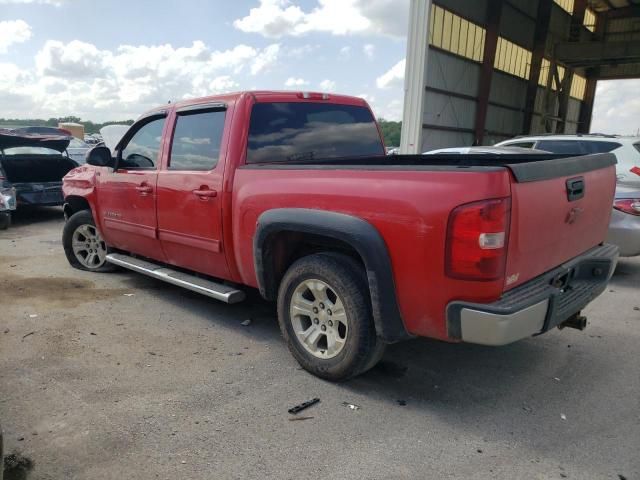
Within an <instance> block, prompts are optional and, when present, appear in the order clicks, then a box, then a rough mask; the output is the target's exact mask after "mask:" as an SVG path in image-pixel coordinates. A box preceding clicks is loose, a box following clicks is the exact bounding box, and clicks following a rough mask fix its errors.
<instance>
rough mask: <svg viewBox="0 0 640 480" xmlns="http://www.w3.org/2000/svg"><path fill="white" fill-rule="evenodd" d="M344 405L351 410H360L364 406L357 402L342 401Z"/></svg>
mask: <svg viewBox="0 0 640 480" xmlns="http://www.w3.org/2000/svg"><path fill="white" fill-rule="evenodd" d="M342 405H344V406H345V407H347V408H348V409H350V410H360V409H361V408H362V407H361V406H360V405H356V404H355V403H349V402H342Z"/></svg>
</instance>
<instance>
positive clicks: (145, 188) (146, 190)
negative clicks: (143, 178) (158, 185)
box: [136, 183, 153, 195]
mask: <svg viewBox="0 0 640 480" xmlns="http://www.w3.org/2000/svg"><path fill="white" fill-rule="evenodd" d="M136 190H137V191H138V193H140V195H147V194H149V193H151V192H153V188H151V186H149V185H145V184H144V183H143V184H141V185H139V186H137V187H136Z"/></svg>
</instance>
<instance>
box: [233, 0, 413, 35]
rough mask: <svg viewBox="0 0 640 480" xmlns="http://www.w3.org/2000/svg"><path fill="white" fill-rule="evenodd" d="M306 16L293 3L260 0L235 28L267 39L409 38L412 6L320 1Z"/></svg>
mask: <svg viewBox="0 0 640 480" xmlns="http://www.w3.org/2000/svg"><path fill="white" fill-rule="evenodd" d="M317 2H318V4H317V6H316V7H315V8H313V9H312V10H310V11H307V12H305V11H304V10H302V8H301V7H299V6H298V5H295V4H294V3H292V2H291V0H259V4H258V6H257V7H254V8H251V9H250V10H249V13H248V15H246V16H245V17H243V18H240V19H237V20H235V21H234V22H233V25H234V26H235V27H236V28H237V29H239V30H242V31H243V32H247V33H259V34H261V35H263V36H265V37H275V38H277V37H281V36H284V35H293V36H299V35H304V34H306V33H310V32H326V33H330V34H333V35H350V34H380V33H381V34H387V35H393V36H403V35H406V29H407V28H406V24H407V22H408V20H407V19H408V12H409V2H408V1H402V2H397V1H396V0H317Z"/></svg>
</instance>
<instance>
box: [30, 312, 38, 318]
mask: <svg viewBox="0 0 640 480" xmlns="http://www.w3.org/2000/svg"><path fill="white" fill-rule="evenodd" d="M37 316H38V314H37V313H32V314H31V315H29V318H36V317H37Z"/></svg>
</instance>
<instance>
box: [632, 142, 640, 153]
mask: <svg viewBox="0 0 640 480" xmlns="http://www.w3.org/2000/svg"><path fill="white" fill-rule="evenodd" d="M633 146H634V147H636V150H637V151H638V152H640V143H634V144H633Z"/></svg>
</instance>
